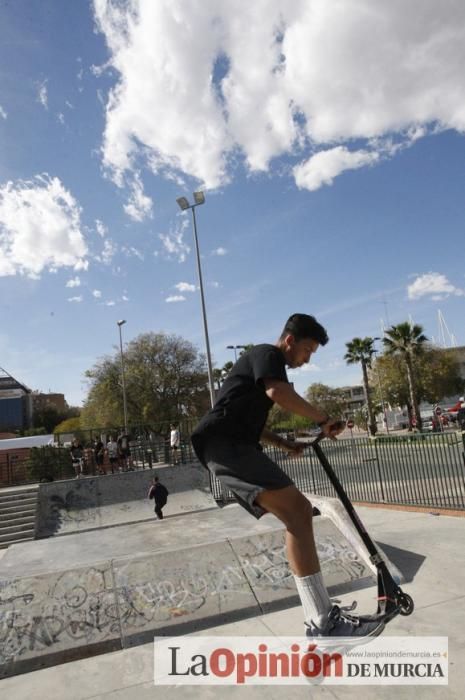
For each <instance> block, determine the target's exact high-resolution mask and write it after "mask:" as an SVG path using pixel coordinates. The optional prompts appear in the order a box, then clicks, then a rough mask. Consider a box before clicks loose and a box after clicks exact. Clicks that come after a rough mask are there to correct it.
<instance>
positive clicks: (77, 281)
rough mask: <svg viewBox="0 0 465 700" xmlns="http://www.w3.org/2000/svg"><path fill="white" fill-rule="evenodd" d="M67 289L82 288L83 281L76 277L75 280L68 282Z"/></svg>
mask: <svg viewBox="0 0 465 700" xmlns="http://www.w3.org/2000/svg"><path fill="white" fill-rule="evenodd" d="M66 286H67V287H80V286H81V280H80V278H79V277H74V278H73V279H70V280H68V281H67V282H66Z"/></svg>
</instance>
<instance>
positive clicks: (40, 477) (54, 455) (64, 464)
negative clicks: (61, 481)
mask: <svg viewBox="0 0 465 700" xmlns="http://www.w3.org/2000/svg"><path fill="white" fill-rule="evenodd" d="M27 472H28V477H29V479H31V480H33V481H53V480H54V479H56V478H63V477H67V476H74V470H73V464H72V461H71V453H70V451H69V450H67V449H65V448H64V447H53V445H44V446H43V447H33V448H32V449H31V454H30V457H29V462H28V465H27Z"/></svg>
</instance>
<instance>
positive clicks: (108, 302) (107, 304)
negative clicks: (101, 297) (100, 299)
mask: <svg viewBox="0 0 465 700" xmlns="http://www.w3.org/2000/svg"><path fill="white" fill-rule="evenodd" d="M115 304H116V301H106V302H105V306H115Z"/></svg>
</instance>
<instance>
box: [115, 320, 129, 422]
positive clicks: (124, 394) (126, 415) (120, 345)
mask: <svg viewBox="0 0 465 700" xmlns="http://www.w3.org/2000/svg"><path fill="white" fill-rule="evenodd" d="M125 323H126V321H124V320H122V321H117V322H116V324H117V326H118V328H119V350H120V355H121V384H122V386H123V412H124V432H125V433H126V435H127V433H128V409H127V404H126V380H125V376H124V356H123V337H122V333H121V326H124V324H125Z"/></svg>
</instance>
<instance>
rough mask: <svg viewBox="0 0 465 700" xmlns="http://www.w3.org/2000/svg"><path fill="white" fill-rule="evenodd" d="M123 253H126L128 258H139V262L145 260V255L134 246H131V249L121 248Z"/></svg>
mask: <svg viewBox="0 0 465 700" xmlns="http://www.w3.org/2000/svg"><path fill="white" fill-rule="evenodd" d="M121 252H122V253H124V254H125V255H126V256H127V257H128V258H131V257H134V258H139V260H144V254H143V253H142V252H141V251H140V250H138V249H137V248H134V246H130V247H129V248H128V247H126V246H123V247H122V248H121Z"/></svg>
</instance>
